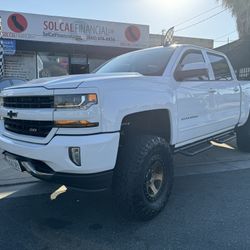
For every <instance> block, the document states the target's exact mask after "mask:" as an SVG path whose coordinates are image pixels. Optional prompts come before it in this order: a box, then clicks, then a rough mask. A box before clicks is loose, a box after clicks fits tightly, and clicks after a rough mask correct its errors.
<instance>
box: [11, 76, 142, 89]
mask: <svg viewBox="0 0 250 250" xmlns="http://www.w3.org/2000/svg"><path fill="white" fill-rule="evenodd" d="M140 76H142V75H141V74H139V73H109V74H82V75H70V76H60V77H46V78H40V79H36V80H32V81H29V82H28V83H25V84H22V85H19V86H15V87H11V88H8V89H20V88H37V87H43V88H46V89H75V88H78V87H79V85H80V84H81V83H84V82H88V81H95V80H107V79H117V78H128V77H140Z"/></svg>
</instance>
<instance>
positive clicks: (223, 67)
mask: <svg viewBox="0 0 250 250" xmlns="http://www.w3.org/2000/svg"><path fill="white" fill-rule="evenodd" d="M208 57H209V60H210V62H211V65H212V68H213V71H214V77H215V80H217V81H230V80H232V74H231V71H230V68H229V66H228V63H227V61H226V59H225V57H223V56H220V55H215V54H212V53H208Z"/></svg>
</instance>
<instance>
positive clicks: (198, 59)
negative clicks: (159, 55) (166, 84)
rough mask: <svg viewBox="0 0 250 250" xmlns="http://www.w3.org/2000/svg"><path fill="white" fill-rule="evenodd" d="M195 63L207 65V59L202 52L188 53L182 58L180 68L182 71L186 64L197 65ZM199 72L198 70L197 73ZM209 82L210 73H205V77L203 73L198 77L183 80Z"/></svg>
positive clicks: (193, 51) (191, 51)
mask: <svg viewBox="0 0 250 250" xmlns="http://www.w3.org/2000/svg"><path fill="white" fill-rule="evenodd" d="M195 63H205V59H204V57H203V54H202V52H201V51H199V50H190V51H188V52H186V53H185V54H184V56H183V57H182V59H181V61H180V64H179V68H180V69H181V68H183V66H184V65H186V64H195ZM198 70H199V69H197V71H198ZM207 80H209V76H208V72H206V73H204V74H203V75H201V73H200V72H199V74H197V76H193V77H186V78H184V79H183V81H207Z"/></svg>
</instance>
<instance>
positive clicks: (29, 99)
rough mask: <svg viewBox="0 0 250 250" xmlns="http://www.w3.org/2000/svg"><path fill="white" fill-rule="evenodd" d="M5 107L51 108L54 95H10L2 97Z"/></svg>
mask: <svg viewBox="0 0 250 250" xmlns="http://www.w3.org/2000/svg"><path fill="white" fill-rule="evenodd" d="M3 106H4V107H6V108H20V109H33V108H34V109H41V108H53V107H54V96H10V97H4V98H3Z"/></svg>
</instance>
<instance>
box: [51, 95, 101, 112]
mask: <svg viewBox="0 0 250 250" xmlns="http://www.w3.org/2000/svg"><path fill="white" fill-rule="evenodd" d="M54 102H55V108H79V109H88V108H90V107H91V106H92V105H95V104H97V95H96V94H85V95H58V96H55V101H54Z"/></svg>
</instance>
